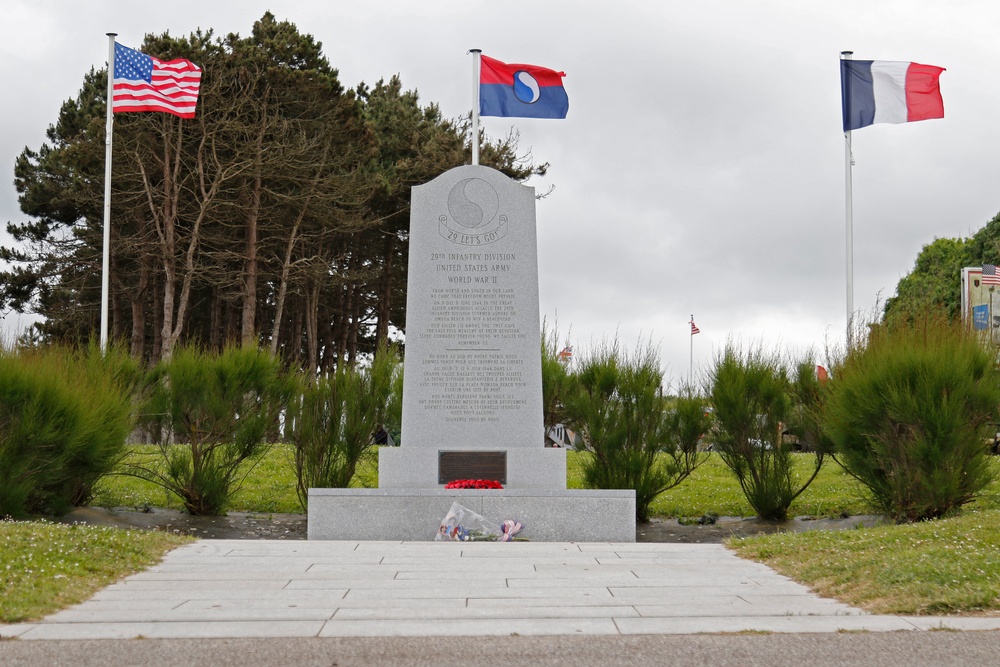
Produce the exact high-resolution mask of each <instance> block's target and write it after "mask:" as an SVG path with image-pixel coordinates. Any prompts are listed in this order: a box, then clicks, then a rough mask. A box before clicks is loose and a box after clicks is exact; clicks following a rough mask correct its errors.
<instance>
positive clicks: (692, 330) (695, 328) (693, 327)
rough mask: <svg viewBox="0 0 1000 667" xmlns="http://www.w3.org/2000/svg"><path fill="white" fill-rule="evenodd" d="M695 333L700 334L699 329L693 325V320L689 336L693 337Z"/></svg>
mask: <svg viewBox="0 0 1000 667" xmlns="http://www.w3.org/2000/svg"><path fill="white" fill-rule="evenodd" d="M696 333H701V329H699V328H698V325H697V324H695V323H694V320H691V335H692V336H693V335H695V334H696Z"/></svg>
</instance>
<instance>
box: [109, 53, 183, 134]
mask: <svg viewBox="0 0 1000 667" xmlns="http://www.w3.org/2000/svg"><path fill="white" fill-rule="evenodd" d="M200 88H201V68H199V67H198V66H197V65H195V64H194V63H192V62H191V61H190V60H184V59H183V58H178V59H177V60H170V61H166V62H164V61H162V60H160V59H158V58H154V57H152V56H148V55H146V54H145V53H141V52H139V51H136V50H134V49H130V48H128V47H127V46H122V45H121V44H119V43H118V42H115V72H114V102H113V104H112V106H111V109H112V111H113V112H114V113H121V112H123V111H162V112H164V113H170V114H173V115H175V116H180V117H181V118H194V111H195V105H196V104H197V103H198V91H199V89H200Z"/></svg>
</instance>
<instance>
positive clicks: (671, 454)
mask: <svg viewBox="0 0 1000 667" xmlns="http://www.w3.org/2000/svg"><path fill="white" fill-rule="evenodd" d="M662 381H663V372H662V371H661V370H660V362H659V358H658V357H657V355H656V353H655V352H654V351H653V349H652V348H651V347H647V348H645V349H644V350H642V351H641V352H639V353H637V354H635V355H631V356H630V355H626V354H625V353H623V352H622V351H621V350H620V349H619V347H618V344H617V342H616V343H615V344H614V345H612V346H609V347H605V348H604V349H602V350H600V351H598V353H597V354H595V355H593V356H591V357H590V358H586V359H584V360H583V361H582V362H581V364H580V367H579V369H578V371H577V372H576V374H575V375H574V376H573V382H572V386H571V388H570V390H569V392H568V393H567V395H566V400H565V408H566V414H567V415H568V417H569V422H570V424H571V425H572V426H573V427H574V428H575V429H576V430H577V431H578V432H579V433H580V434H581V435H582V436H583V442H584V446H585V448H586V449H587V450H588V451H589V452H590V453H591V454H593V456H587V457H584V458H583V459H582V461H581V463H582V466H583V477H584V484H585V485H586V486H588V487H590V488H597V489H634V490H635V513H636V520H637V521H640V522H643V521H648V519H649V505H650V503H651V502H653V500H654V499H655V498H656V497H657V496H658V495H659V494H661V493H663V492H664V491H666V490H667V489H669V488H671V487H674V486H676V485H678V484H680V483H681V482H682V481H683V480H684V479H685V478H686V477H687V476H688V475H690V474H691V471H692V470H694V469H695V468H696V467H697V466H698V465H699V463H700V462H701V461H703V460H704V456H702V455H699V454H698V452H697V448H696V447H695V448H681V447H678V446H677V434H676V432H675V430H674V429H673V428H672V425H673V422H672V416H671V412H670V411H669V410H668V409H667V405H666V403H665V401H664V398H663V396H662V390H661V383H662ZM658 454H659V455H658Z"/></svg>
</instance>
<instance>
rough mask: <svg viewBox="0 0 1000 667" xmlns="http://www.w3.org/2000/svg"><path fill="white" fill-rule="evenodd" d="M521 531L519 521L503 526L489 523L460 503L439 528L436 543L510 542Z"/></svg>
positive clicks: (451, 510)
mask: <svg viewBox="0 0 1000 667" xmlns="http://www.w3.org/2000/svg"><path fill="white" fill-rule="evenodd" d="M520 530H521V524H520V522H518V521H512V520H510V519H507V520H506V521H504V522H503V523H502V524H501V525H497V524H495V523H493V522H492V521H488V520H487V519H485V518H484V517H482V516H481V515H479V514H477V513H476V512H473V511H472V510H470V509H469V508H467V507H463V506H462V505H459V504H458V503H452V505H451V509H450V510H448V513H447V514H446V515H445V517H444V519H443V520H442V521H441V525H440V526H438V532H437V535H435V536H434V539H435V541H451V542H510V541H511V540H513V539H514V535H516V534H517V533H518V532H520Z"/></svg>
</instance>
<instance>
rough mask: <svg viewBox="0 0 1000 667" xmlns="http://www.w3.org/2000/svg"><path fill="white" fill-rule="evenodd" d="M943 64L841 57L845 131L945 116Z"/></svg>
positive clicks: (841, 86)
mask: <svg viewBox="0 0 1000 667" xmlns="http://www.w3.org/2000/svg"><path fill="white" fill-rule="evenodd" d="M943 71H945V70H944V68H943V67H935V66H934V65H921V64H919V63H908V62H898V61H894V60H841V61H840V88H841V94H842V101H843V107H844V109H843V110H844V132H848V131H850V130H857V129H859V128H862V127H867V126H869V125H871V124H873V123H909V122H912V121H915V120H928V119H931V118H944V102H943V101H942V99H941V88H940V86H939V85H938V78H939V77H940V76H941V72H943Z"/></svg>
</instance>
